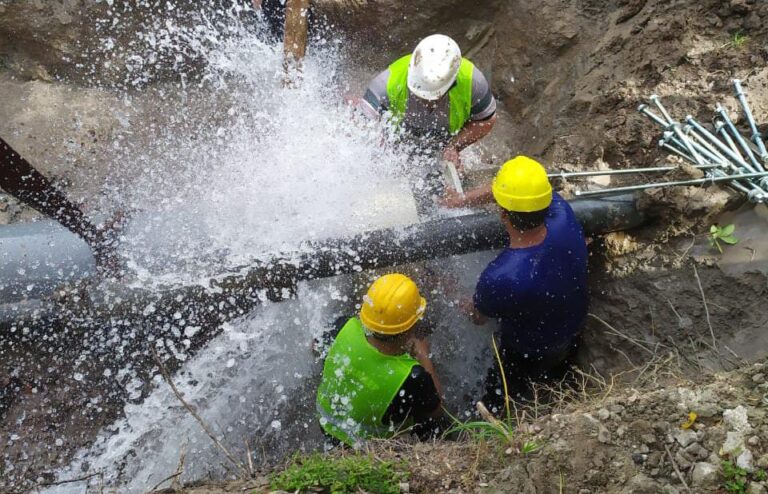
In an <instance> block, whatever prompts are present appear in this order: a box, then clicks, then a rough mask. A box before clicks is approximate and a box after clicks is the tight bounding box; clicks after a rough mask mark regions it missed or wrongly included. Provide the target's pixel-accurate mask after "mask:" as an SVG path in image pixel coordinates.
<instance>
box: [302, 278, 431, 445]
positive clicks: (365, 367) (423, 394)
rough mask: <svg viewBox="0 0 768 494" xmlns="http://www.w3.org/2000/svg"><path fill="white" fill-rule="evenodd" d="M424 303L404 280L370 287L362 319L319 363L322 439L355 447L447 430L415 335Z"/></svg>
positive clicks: (343, 331)
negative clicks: (408, 433) (366, 442)
mask: <svg viewBox="0 0 768 494" xmlns="http://www.w3.org/2000/svg"><path fill="white" fill-rule="evenodd" d="M426 304H427V303H426V300H424V298H423V297H422V296H421V295H420V294H419V289H418V287H417V286H416V284H415V283H414V282H413V281H412V280H411V279H410V278H408V277H407V276H405V275H402V274H398V273H394V274H388V275H385V276H382V277H380V278H379V279H377V280H376V281H375V282H374V283H373V284H372V285H371V287H370V289H369V290H368V294H367V295H366V296H365V297H364V299H363V303H362V307H361V309H360V317H359V318H358V317H353V318H351V319H349V320H348V321H347V322H346V324H344V325H343V327H341V328H340V330H339V331H338V334H337V335H336V336H335V339H334V341H333V343H332V344H331V346H330V348H329V349H328V353H327V356H326V358H325V364H324V366H323V376H322V380H321V381H320V387H319V388H318V392H317V411H318V414H319V419H320V425H321V427H322V428H323V431H324V432H325V433H326V435H328V436H330V437H331V438H333V439H334V440H335V441H340V442H343V443H345V444H347V445H350V446H354V445H356V444H359V443H360V442H361V441H364V440H366V439H369V438H385V437H391V436H393V435H394V434H396V433H398V432H400V431H403V430H406V429H410V430H411V431H412V432H414V433H416V434H417V435H418V436H419V437H421V438H423V439H425V438H428V437H433V436H434V435H435V434H437V433H438V432H440V431H441V429H443V428H444V427H445V422H446V421H445V418H444V416H443V411H442V407H441V401H442V400H441V395H442V392H441V387H440V381H439V380H438V378H437V374H436V373H435V367H434V365H433V364H432V361H431V360H430V358H429V351H430V350H429V344H428V342H427V340H426V339H419V338H417V337H416V334H415V330H414V328H415V326H416V325H417V323H418V322H419V320H421V318H422V317H423V315H424V310H425V308H426Z"/></svg>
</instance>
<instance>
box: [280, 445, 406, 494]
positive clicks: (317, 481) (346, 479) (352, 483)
mask: <svg viewBox="0 0 768 494" xmlns="http://www.w3.org/2000/svg"><path fill="white" fill-rule="evenodd" d="M407 479H408V473H407V472H403V471H400V470H398V469H396V467H395V464H394V463H391V462H387V461H379V460H374V459H373V458H371V457H370V456H367V455H352V456H345V457H341V458H334V457H327V456H322V455H320V454H314V455H310V456H295V457H294V458H293V460H292V461H291V465H290V466H289V467H288V468H286V469H285V470H284V471H282V472H279V473H276V474H273V475H271V476H270V485H271V487H272V489H276V490H284V491H288V492H306V491H309V490H317V489H320V490H321V492H328V493H330V494H353V493H358V492H375V493H380V494H399V492H400V482H404V481H406V480H407Z"/></svg>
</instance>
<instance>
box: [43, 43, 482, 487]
mask: <svg viewBox="0 0 768 494" xmlns="http://www.w3.org/2000/svg"><path fill="white" fill-rule="evenodd" d="M211 29H212V28H211ZM194 36H201V37H205V39H206V40H207V44H204V43H199V44H195V43H189V42H187V43H186V45H185V46H186V49H188V48H189V46H195V47H197V49H199V50H201V51H202V52H203V54H204V56H205V58H206V60H207V61H208V68H207V69H206V71H207V72H206V75H205V77H204V78H203V83H201V87H198V88H191V87H187V88H186V89H182V92H183V94H182V96H183V97H182V98H181V99H182V100H185V99H186V100H187V102H188V105H189V106H188V107H180V108H178V114H176V115H173V116H171V118H169V120H170V121H173V122H174V126H173V128H172V129H170V130H161V131H158V138H157V141H156V143H155V144H156V146H157V147H156V148H155V149H152V150H148V151H147V152H146V153H139V154H137V153H136V152H135V151H136V150H135V149H130V148H126V151H125V159H126V161H130V160H134V162H133V163H128V164H127V165H126V168H127V169H134V170H135V169H143V170H145V171H146V172H145V173H144V174H143V175H142V176H141V177H139V179H137V180H134V181H133V185H132V189H130V190H125V191H121V198H122V199H123V200H124V201H126V202H127V203H128V204H127V206H129V207H131V208H135V209H140V210H141V212H140V213H137V214H136V219H135V220H134V221H133V222H132V224H131V225H129V228H128V230H127V231H126V233H125V239H124V243H123V252H122V253H123V255H124V256H125V257H126V258H127V259H128V261H129V265H130V267H131V268H132V269H133V271H134V272H135V281H134V283H135V284H137V285H140V286H144V287H147V286H153V285H167V284H180V283H182V284H188V283H195V282H197V281H199V280H205V279H206V278H207V277H208V276H210V275H211V274H215V273H219V272H221V271H222V270H224V269H227V268H232V267H237V266H241V265H243V264H247V263H248V262H249V261H250V260H252V259H253V258H255V257H259V255H260V254H261V253H263V252H270V251H275V250H287V249H288V250H289V249H291V248H294V247H295V246H296V245H297V244H298V243H299V242H301V241H304V240H310V239H320V238H328V237H335V236H342V235H347V234H352V233H358V232H361V231H366V230H371V229H375V228H381V227H388V226H393V225H401V224H408V223H411V222H413V221H415V219H416V216H415V210H414V206H413V202H412V198H411V197H410V193H409V186H408V181H407V180H406V174H405V173H404V171H405V170H408V169H409V167H414V166H422V165H420V164H418V163H415V162H413V161H412V160H411V159H410V158H409V156H408V154H406V153H404V152H401V151H397V150H396V149H395V148H393V147H391V146H382V145H381V144H382V141H383V140H384V139H383V138H382V133H381V127H380V125H379V124H377V123H361V122H357V123H355V122H354V121H353V119H352V112H351V111H350V109H349V108H348V107H346V106H345V105H344V104H343V103H341V90H340V85H339V83H338V76H339V70H338V69H339V67H340V65H341V64H342V63H343V61H342V58H341V53H340V50H339V49H338V47H337V45H336V44H334V43H333V42H331V41H329V42H327V43H326V44H325V45H323V44H319V45H316V46H315V49H314V50H313V52H312V53H311V54H310V56H309V57H308V58H307V59H306V61H305V64H304V69H303V75H302V83H301V84H300V86H299V87H298V88H285V87H283V78H284V74H283V71H282V50H281V48H280V47H275V46H272V45H270V44H268V43H265V42H263V41H261V40H260V39H259V38H258V37H256V36H254V35H253V34H250V33H245V32H243V33H241V34H239V35H237V36H234V37H233V36H226V37H224V36H219V33H218V32H216V31H215V30H209V28H205V29H198V30H195V35H194ZM194 36H193V37H191V38H190V39H197V38H195V37H194ZM211 40H213V41H211ZM206 95H208V96H209V97H210V98H211V101H210V102H206V101H203V102H201V101H190V99H193V98H201V97H206ZM206 111H210V112H211V113H208V114H206ZM136 125H140V123H136V122H133V123H129V124H127V127H126V128H128V129H130V128H131V127H132V126H136ZM129 151H130V152H129ZM486 257H487V256H486ZM467 259H470V260H471V262H470V261H468V260H467ZM478 259H479V260H478ZM483 260H485V257H483V256H480V257H472V256H470V258H462V259H460V260H454V261H453V265H452V266H453V267H452V268H451V263H450V262H448V261H446V262H444V263H441V264H442V265H443V268H444V269H448V270H454V271H459V272H462V273H463V279H462V280H461V283H462V284H463V285H464V286H465V287H466V288H467V289H468V287H470V286H471V284H472V283H473V281H474V279H475V276H476V272H477V271H478V269H479V268H478V267H479V266H481V265H482V262H481V261H483ZM467 263H470V264H472V266H474V267H473V268H472V269H470V270H469V271H467V268H466V265H467ZM371 276H372V275H362V276H361V277H362V279H360V278H361V277H354V276H351V277H344V278H337V279H334V280H326V281H317V282H312V283H303V284H301V285H300V289H299V292H298V298H297V299H296V300H291V301H287V302H283V303H281V304H268V305H266V306H263V307H261V308H259V309H257V310H255V311H254V312H253V313H251V314H249V315H247V316H245V317H243V318H241V319H239V320H237V321H233V322H231V323H230V324H228V325H227V326H226V327H225V331H224V332H223V333H222V334H221V335H219V336H218V337H216V338H215V339H213V340H212V341H210V342H209V343H208V344H207V346H206V347H205V348H204V349H202V350H200V352H199V353H198V354H197V355H196V356H194V357H193V358H191V359H189V360H188V361H187V362H186V363H185V364H184V366H183V368H182V369H181V370H180V371H179V372H178V373H177V374H176V375H175V376H174V381H175V382H176V383H178V386H179V389H180V390H181V391H182V392H183V393H184V395H185V399H186V400H187V401H189V402H190V403H192V404H193V405H194V406H195V408H196V409H197V410H198V411H199V413H200V415H201V416H202V417H203V418H204V419H205V420H206V422H207V423H208V424H210V426H211V427H212V429H213V430H214V431H215V434H216V436H217V437H218V438H219V439H220V440H221V441H222V443H224V444H226V445H227V447H228V448H229V449H230V450H232V451H233V453H234V454H236V455H237V457H238V458H239V459H244V458H245V456H244V451H245V442H246V441H248V442H249V443H250V446H251V448H252V449H253V451H254V452H255V453H254V456H255V457H256V458H257V459H259V458H262V454H261V453H260V451H261V448H264V449H265V450H266V454H265V455H264V457H263V460H264V461H269V460H274V459H276V458H279V457H280V456H281V455H283V454H285V453H287V452H289V451H292V450H295V449H298V448H305V449H312V448H315V447H318V446H319V445H320V444H321V437H320V433H319V428H318V427H317V424H316V423H315V421H314V392H315V386H316V382H317V376H318V373H319V364H318V363H316V362H315V361H314V358H313V357H312V355H311V353H310V350H309V346H310V341H311V339H312V337H314V336H317V335H319V334H320V333H322V331H324V330H326V329H328V325H329V324H330V323H331V322H332V321H333V319H334V318H336V317H338V316H342V315H346V316H349V315H352V314H353V313H354V311H355V301H356V300H358V298H359V296H360V291H361V288H362V287H364V286H365V285H366V284H367V283H368V282H369V281H370V279H371ZM420 281H421V280H420ZM427 297H428V298H429V299H430V301H431V302H430V303H431V305H430V307H431V308H430V310H434V311H435V312H436V313H438V314H439V317H438V319H439V322H438V330H439V331H440V334H438V335H437V336H436V338H435V343H434V352H435V359H436V362H437V366H438V370H439V372H441V374H443V376H444V377H443V380H444V383H445V385H446V390H447V392H448V394H449V402H451V403H452V404H462V403H463V404H465V403H466V401H467V398H466V397H467V395H469V394H471V393H473V392H474V391H476V389H477V385H478V382H479V380H480V379H481V378H482V371H483V370H484V367H485V366H486V365H487V364H488V356H487V355H484V354H483V349H485V348H486V347H487V330H477V329H474V328H472V327H469V325H468V323H467V322H466V318H465V317H464V316H463V315H461V314H459V313H458V311H457V309H456V308H455V307H453V301H452V300H451V297H445V295H444V294H441V293H438V292H434V293H428V294H427ZM468 369H472V370H468ZM466 376H475V377H476V378H475V377H470V378H467V377H466ZM135 384H137V386H138V385H139V384H141V383H135ZM152 384H153V386H154V388H153V391H152V392H151V393H150V395H149V396H148V397H147V398H146V399H145V400H144V401H143V402H141V403H140V404H127V405H126V406H125V410H124V413H125V418H122V419H120V420H118V421H117V422H115V423H114V424H113V425H112V426H110V427H108V428H106V429H105V430H103V431H101V433H100V434H99V437H98V439H97V441H96V442H95V444H94V445H93V446H92V447H90V448H88V449H85V450H83V451H81V452H80V453H79V454H78V455H77V458H76V460H75V461H73V462H72V464H71V465H69V466H68V467H67V468H65V469H64V470H63V471H61V472H59V478H62V479H66V478H73V477H77V476H79V475H82V472H83V471H87V472H101V476H99V477H94V478H93V479H91V480H90V484H91V486H92V487H93V488H94V489H100V488H101V487H100V485H101V482H102V481H103V482H104V484H106V485H107V486H109V487H110V488H111V489H114V492H121V493H122V492H144V491H146V490H148V489H151V488H152V487H154V486H155V485H156V484H158V483H160V482H161V481H162V480H163V479H165V478H167V477H168V476H169V475H172V474H173V473H174V472H175V471H176V469H177V467H178V462H179V458H180V456H181V454H182V450H184V451H185V454H186V460H185V463H184V475H183V476H182V480H184V481H189V480H194V479H199V478H203V477H205V476H207V475H212V476H214V477H221V476H226V469H225V468H224V467H223V466H222V465H224V464H227V460H226V459H225V458H224V457H223V456H222V455H221V454H220V453H219V452H218V450H217V449H216V448H215V447H214V446H213V444H212V442H211V441H210V439H209V438H208V437H207V436H206V435H205V433H204V432H203V431H202V429H201V428H200V426H199V424H198V423H197V422H196V421H195V420H194V419H193V418H192V416H191V415H190V414H189V413H188V412H187V411H186V410H184V409H183V407H181V406H180V404H179V402H178V401H177V400H176V398H175V397H174V396H173V394H172V393H171V391H170V389H169V388H168V386H167V385H166V384H165V383H164V382H162V379H161V378H160V377H159V376H157V375H156V376H155V378H154V381H153V383H152ZM129 386H130V384H129ZM230 468H231V466H230ZM82 489H83V484H82V483H80V484H71V485H68V484H65V485H61V486H57V487H55V488H51V489H49V490H48V491H46V492H51V493H70V492H72V493H74V492H82Z"/></svg>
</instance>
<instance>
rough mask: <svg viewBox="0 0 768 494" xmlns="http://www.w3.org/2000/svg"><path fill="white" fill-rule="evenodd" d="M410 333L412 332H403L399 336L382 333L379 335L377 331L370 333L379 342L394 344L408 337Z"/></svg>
mask: <svg viewBox="0 0 768 494" xmlns="http://www.w3.org/2000/svg"><path fill="white" fill-rule="evenodd" d="M410 331H411V330H410V329H409V330H408V331H403V332H402V333H397V334H382V333H377V332H375V331H369V333H370V335H371V336H373V337H374V338H376V339H377V340H379V341H384V342H392V341H395V340H397V339H398V338H401V337H403V336H405V335H407V334H408V333H409V332H410Z"/></svg>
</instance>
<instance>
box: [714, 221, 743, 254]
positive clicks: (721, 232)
mask: <svg viewBox="0 0 768 494" xmlns="http://www.w3.org/2000/svg"><path fill="white" fill-rule="evenodd" d="M735 230H736V225H734V224H733V223H731V224H730V225H726V226H719V225H712V226H710V227H709V246H710V247H715V248H717V250H718V251H720V253H721V254H722V253H723V247H722V245H720V242H723V243H726V244H728V245H734V244H737V243H738V242H739V239H738V238H736V237H734V236H733V232H734V231H735Z"/></svg>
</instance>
